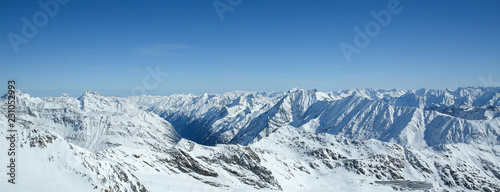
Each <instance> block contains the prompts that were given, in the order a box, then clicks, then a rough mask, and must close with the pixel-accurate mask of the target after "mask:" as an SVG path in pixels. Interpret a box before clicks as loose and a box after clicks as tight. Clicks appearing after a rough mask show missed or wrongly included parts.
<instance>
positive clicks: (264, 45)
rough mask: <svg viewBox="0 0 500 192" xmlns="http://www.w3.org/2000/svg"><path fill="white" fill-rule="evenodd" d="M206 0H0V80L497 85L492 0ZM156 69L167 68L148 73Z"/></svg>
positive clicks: (32, 88)
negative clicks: (380, 16) (364, 39)
mask: <svg viewBox="0 0 500 192" xmlns="http://www.w3.org/2000/svg"><path fill="white" fill-rule="evenodd" d="M66 1H67V0H66ZM41 2H49V3H50V2H57V1H55V0H41ZM61 2H62V1H61ZM214 2H215V1H211V0H185V1H180V0H179V1H97V0H88V1H77V0H72V1H69V2H67V3H66V4H59V3H58V4H57V6H58V10H57V13H55V14H54V16H53V17H51V16H50V15H49V14H48V12H47V11H44V9H43V8H42V7H41V6H39V5H38V4H37V1H14V0H2V1H0V4H1V6H0V23H1V28H0V63H1V65H2V70H1V71H0V77H1V78H2V79H3V81H7V79H10V78H14V79H16V80H17V81H18V88H19V89H21V90H23V91H24V92H28V93H30V94H32V95H34V96H59V95H61V94H62V93H63V92H66V93H68V94H69V95H70V96H80V95H81V94H82V93H83V91H85V90H93V91H99V92H101V93H102V94H103V95H115V96H126V95H130V94H132V93H133V91H132V90H134V88H137V87H139V88H140V90H142V91H144V93H147V94H153V95H168V94H173V93H195V94H200V93H203V92H212V93H223V92H226V91H231V90H243V91H286V90H289V89H291V88H293V87H300V88H304V89H312V88H317V89H318V90H320V91H335V90H343V89H352V88H367V87H369V88H375V89H394V88H397V89H418V88H432V89H444V88H449V89H456V88H458V87H460V86H480V85H484V84H485V83H484V81H480V78H484V79H488V76H489V77H490V80H491V81H488V82H489V84H487V85H490V86H491V85H496V86H500V85H499V84H498V83H496V82H500V75H498V71H500V35H499V34H500V22H499V21H500V11H498V10H500V2H499V1H486V0H483V1H472V0H468V1H451V0H447V1H431V0H414V1H409V0H400V1H392V0H380V1H368V0H366V1H355V0H353V1H298V0H297V1H284V0H276V1H269V0H242V1H241V3H239V2H238V1H236V0H234V1H232V2H236V3H233V5H231V4H230V3H231V2H229V1H227V0H218V2H219V3H216V4H217V5H223V6H225V8H228V7H229V8H230V9H232V11H225V12H223V13H222V16H223V18H224V19H223V20H221V17H219V14H218V12H217V9H216V8H215V7H214ZM397 2H399V5H398V6H397V8H398V9H401V11H400V12H399V13H397V14H392V13H391V20H390V22H388V24H387V25H386V26H385V27H384V26H381V25H380V23H378V24H379V26H380V28H379V30H378V32H377V33H376V34H375V35H374V36H373V37H369V38H370V42H369V43H368V45H367V46H365V47H363V48H359V47H358V48H359V50H360V52H359V53H354V54H352V55H351V56H350V58H351V61H350V62H348V61H347V60H346V57H345V56H344V54H343V52H342V50H341V49H340V46H339V45H340V44H341V43H342V42H344V43H347V44H350V45H353V46H355V42H354V38H355V37H356V35H357V33H356V32H355V30H354V28H355V27H358V28H360V29H361V30H362V31H363V32H365V33H366V29H365V26H366V25H367V24H368V23H371V24H373V21H376V19H374V17H373V16H372V15H371V14H370V11H372V10H373V11H375V12H377V13H379V12H380V11H384V10H385V11H387V10H389V7H388V4H391V3H397ZM62 3H64V2H62ZM237 3H239V4H237ZM391 5H393V6H394V5H396V4H391ZM49 8H50V10H54V6H52V7H50V6H49ZM218 8H219V9H222V8H221V6H219V7H218ZM44 14H45V15H46V16H47V17H46V18H44V17H43V15H44ZM33 16H35V19H38V20H37V21H33ZM22 18H26V19H27V20H28V22H31V23H32V24H33V23H35V22H36V23H37V24H38V25H39V27H37V26H35V24H33V25H34V26H35V27H36V29H37V33H36V34H34V35H33V32H32V31H29V30H25V31H28V32H31V34H28V35H32V37H27V36H24V35H23V32H22V31H23V26H24V25H26V24H25V23H24V22H23V19H22ZM44 22H46V23H44ZM368 30H376V28H369V29H368ZM9 33H11V34H16V35H18V36H20V37H21V38H24V39H25V40H26V41H25V42H26V43H19V41H18V39H17V40H16V41H15V42H17V43H18V45H17V46H13V44H12V43H11V39H12V38H9ZM372 34H374V33H372ZM13 47H17V48H18V51H17V52H16V51H14V50H15V49H14V48H13ZM157 67H158V68H159V69H160V70H161V72H163V73H168V76H161V78H159V79H155V78H153V77H152V76H151V74H150V73H149V72H148V68H149V69H151V70H153V71H154V70H156V68H157ZM151 70H149V71H151ZM147 76H149V77H148V78H146V79H147V83H148V85H147V86H145V85H144V83H143V80H144V79H145V77H147ZM492 82H493V83H492ZM152 85H154V86H152ZM141 88H142V89H141ZM2 90H4V91H5V88H2V87H0V91H2ZM137 90H138V89H137ZM2 92H3V91H2ZM134 93H139V92H134ZM140 93H142V92H140Z"/></svg>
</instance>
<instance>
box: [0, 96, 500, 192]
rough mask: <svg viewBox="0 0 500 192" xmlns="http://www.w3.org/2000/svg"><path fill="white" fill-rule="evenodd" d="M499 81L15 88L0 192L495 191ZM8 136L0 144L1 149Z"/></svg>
mask: <svg viewBox="0 0 500 192" xmlns="http://www.w3.org/2000/svg"><path fill="white" fill-rule="evenodd" d="M499 90H500V89H499V88H459V89H457V90H428V89H420V90H389V91H386V90H374V89H354V90H345V91H338V92H330V93H324V92H319V91H317V90H303V89H299V88H294V89H292V90H290V91H288V92H283V93H280V92H273V93H263V92H243V91H234V92H228V93H225V94H208V93H207V94H202V95H198V96H196V95H193V94H186V95H183V94H177V95H171V96H134V97H128V98H119V97H104V96H102V95H100V94H99V93H97V92H91V91H88V92H85V93H84V94H83V95H82V96H81V97H79V98H72V97H68V96H67V95H63V96H61V97H55V98H53V97H48V98H36V97H31V96H30V95H29V94H24V93H21V92H19V96H18V102H19V107H18V118H19V120H18V124H17V128H18V130H19V131H20V133H21V135H20V136H21V139H20V140H19V141H18V143H17V144H18V146H22V147H19V149H18V153H19V156H18V160H19V161H18V165H17V166H18V167H19V169H18V182H19V183H18V184H17V185H12V184H9V183H7V182H0V188H1V189H7V190H9V191H93V190H94V188H95V190H96V191H104V190H105V189H111V191H125V190H128V191H133V189H134V188H135V189H147V190H148V191H255V190H256V189H259V190H261V191H276V190H280V189H281V190H283V191H370V190H377V191H393V190H394V189H393V187H396V188H399V189H398V190H409V189H410V188H411V187H415V186H417V187H419V186H420V187H423V186H424V187H425V186H429V185H432V187H433V188H432V190H433V191H442V190H444V189H446V190H450V191H457V190H466V191H469V190H484V189H483V188H487V189H489V190H492V191H494V190H500V180H499V179H498V174H499V173H500V159H499V157H500V143H499V142H500V139H499V137H498V136H499V134H500V115H499V113H500V110H499V109H500V108H499V107H500V102H499V101H500V94H499ZM0 102H1V103H0V107H1V108H5V107H6V106H5V102H4V98H3V99H2V101H0ZM1 113H2V115H1V116H0V137H5V136H6V132H5V130H6V127H7V123H6V122H7V121H6V115H5V112H4V111H2V112H1ZM178 132H180V133H181V135H182V134H185V133H190V132H191V133H192V134H193V135H192V136H193V138H195V140H194V141H191V140H189V139H186V138H181V137H180V135H179V134H178ZM200 143H201V144H200ZM228 143H229V144H228ZM7 144H8V143H7V140H5V139H3V140H0V148H2V149H5V150H6V148H7ZM202 144H207V145H202ZM1 157H2V158H0V164H3V165H6V164H7V158H4V157H5V156H1ZM6 179H7V177H6V175H5V174H1V175H0V180H3V181H5V180H6ZM380 181H391V182H380ZM432 190H431V191H432Z"/></svg>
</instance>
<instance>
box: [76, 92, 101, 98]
mask: <svg viewBox="0 0 500 192" xmlns="http://www.w3.org/2000/svg"><path fill="white" fill-rule="evenodd" d="M88 97H102V95H101V93H99V92H96V91H85V92H84V93H83V95H82V96H81V97H80V98H79V99H81V98H88Z"/></svg>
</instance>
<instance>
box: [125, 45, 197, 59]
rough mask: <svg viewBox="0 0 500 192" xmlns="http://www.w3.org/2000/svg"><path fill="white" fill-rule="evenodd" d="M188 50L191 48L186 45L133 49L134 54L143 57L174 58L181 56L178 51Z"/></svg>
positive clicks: (144, 46) (148, 46) (147, 46)
mask: <svg viewBox="0 0 500 192" xmlns="http://www.w3.org/2000/svg"><path fill="white" fill-rule="evenodd" d="M187 48H191V47H190V46H189V45H186V44H168V43H157V44H149V45H143V46H140V47H136V48H133V49H132V52H133V53H134V54H137V55H143V56H172V55H179V53H178V52H177V51H178V50H180V49H187Z"/></svg>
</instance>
